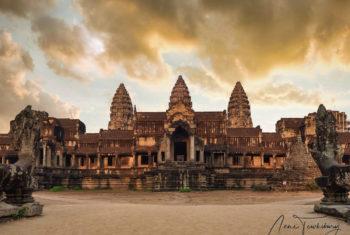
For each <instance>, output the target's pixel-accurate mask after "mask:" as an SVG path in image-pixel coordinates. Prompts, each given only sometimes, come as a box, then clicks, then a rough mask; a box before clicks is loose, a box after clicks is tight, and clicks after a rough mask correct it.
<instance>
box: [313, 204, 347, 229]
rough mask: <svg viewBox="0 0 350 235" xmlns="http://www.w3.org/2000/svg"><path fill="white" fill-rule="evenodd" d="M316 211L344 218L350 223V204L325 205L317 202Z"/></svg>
mask: <svg viewBox="0 0 350 235" xmlns="http://www.w3.org/2000/svg"><path fill="white" fill-rule="evenodd" d="M314 211H315V212H318V213H323V214H326V215H331V216H335V217H340V218H343V219H344V220H345V221H346V222H347V223H349V224H350V205H325V204H322V203H316V204H315V206H314Z"/></svg>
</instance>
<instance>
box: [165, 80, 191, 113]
mask: <svg viewBox="0 0 350 235" xmlns="http://www.w3.org/2000/svg"><path fill="white" fill-rule="evenodd" d="M178 102H182V103H183V104H184V105H185V106H186V107H190V108H192V101H191V96H190V92H189V91H188V88H187V85H186V83H185V81H184V79H183V78H182V76H181V75H180V76H179V77H178V79H177V81H176V83H175V85H174V87H173V89H172V91H171V95H170V102H169V108H171V107H172V106H174V105H175V104H177V103H178Z"/></svg>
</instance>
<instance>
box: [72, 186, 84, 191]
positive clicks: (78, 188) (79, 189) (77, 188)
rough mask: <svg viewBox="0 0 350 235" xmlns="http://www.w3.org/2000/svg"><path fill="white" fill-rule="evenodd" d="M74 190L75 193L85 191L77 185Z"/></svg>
mask: <svg viewBox="0 0 350 235" xmlns="http://www.w3.org/2000/svg"><path fill="white" fill-rule="evenodd" d="M72 190H74V191H81V190H83V189H82V187H81V186H79V185H76V186H74V187H73V188H72Z"/></svg>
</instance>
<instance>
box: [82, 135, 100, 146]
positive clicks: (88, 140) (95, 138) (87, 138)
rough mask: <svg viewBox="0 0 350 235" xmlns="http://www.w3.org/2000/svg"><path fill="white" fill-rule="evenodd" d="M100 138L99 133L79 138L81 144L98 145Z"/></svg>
mask: <svg viewBox="0 0 350 235" xmlns="http://www.w3.org/2000/svg"><path fill="white" fill-rule="evenodd" d="M99 138H100V134H99V133H85V134H82V135H80V136H79V142H80V143H87V144H89V143H98V140H99Z"/></svg>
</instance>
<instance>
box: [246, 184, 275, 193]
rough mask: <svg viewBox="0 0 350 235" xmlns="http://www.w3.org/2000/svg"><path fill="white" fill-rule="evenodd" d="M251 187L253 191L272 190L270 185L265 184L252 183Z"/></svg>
mask: <svg viewBox="0 0 350 235" xmlns="http://www.w3.org/2000/svg"><path fill="white" fill-rule="evenodd" d="M251 188H252V190H253V191H271V190H272V187H271V186H270V185H266V184H253V185H252V187H251Z"/></svg>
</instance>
